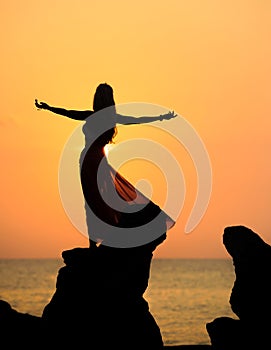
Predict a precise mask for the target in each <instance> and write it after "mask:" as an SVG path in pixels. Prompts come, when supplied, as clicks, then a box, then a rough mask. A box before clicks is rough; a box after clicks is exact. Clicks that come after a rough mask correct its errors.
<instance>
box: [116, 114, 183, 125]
mask: <svg viewBox="0 0 271 350" xmlns="http://www.w3.org/2000/svg"><path fill="white" fill-rule="evenodd" d="M175 117H177V114H175V113H174V111H172V112H168V113H165V114H160V115H159V116H153V117H150V116H146V117H130V116H126V115H121V114H116V123H118V124H145V123H152V122H156V121H158V120H159V121H162V120H169V119H172V118H175Z"/></svg>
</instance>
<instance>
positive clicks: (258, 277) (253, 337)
mask: <svg viewBox="0 0 271 350" xmlns="http://www.w3.org/2000/svg"><path fill="white" fill-rule="evenodd" d="M223 244H224V246H225V248H226V250H227V252H228V253H229V254H230V256H231V257H232V259H233V265H234V269H235V276H236V278H235V281H234V284H233V288H232V291H231V294H230V299H229V303H230V305H231V308H232V311H233V312H234V313H235V314H236V316H237V318H236V319H231V318H229V317H223V316H222V317H218V318H216V319H215V320H213V321H212V322H210V323H207V325H206V328H207V332H208V333H209V336H210V339H211V343H212V345H213V347H214V348H215V349H219V350H223V349H225V350H227V349H233V348H238V347H244V346H247V347H248V348H250V347H251V346H255V348H258V349H266V348H268V349H269V348H271V339H270V335H269V333H270V322H269V321H268V320H269V319H270V315H271V283H270V279H271V246H270V245H269V244H267V243H266V242H264V240H263V239H262V238H261V237H260V236H259V235H258V234H257V233H255V232H253V231H252V230H251V229H249V228H247V227H245V226H230V227H227V228H225V230H224V234H223Z"/></svg>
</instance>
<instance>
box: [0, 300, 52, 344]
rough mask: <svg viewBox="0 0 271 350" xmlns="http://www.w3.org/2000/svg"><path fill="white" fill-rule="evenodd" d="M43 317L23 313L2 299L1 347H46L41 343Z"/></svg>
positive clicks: (0, 316)
mask: <svg viewBox="0 0 271 350" xmlns="http://www.w3.org/2000/svg"><path fill="white" fill-rule="evenodd" d="M41 334H42V319H41V317H37V316H33V315H30V314H28V313H21V312H18V311H17V310H15V309H13V308H12V306H11V305H10V304H9V303H8V302H6V301H4V300H0V335H1V336H0V339H1V343H0V347H1V349H3V350H5V349H16V348H21V346H22V344H23V345H25V346H26V345H27V348H28V349H31V350H32V349H37V348H38V349H45V348H43V347H42V344H40V341H41V339H42V337H41Z"/></svg>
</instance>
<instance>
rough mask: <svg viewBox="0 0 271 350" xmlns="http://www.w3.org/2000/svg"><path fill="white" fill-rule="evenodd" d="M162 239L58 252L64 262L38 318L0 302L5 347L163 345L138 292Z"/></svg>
mask: <svg viewBox="0 0 271 350" xmlns="http://www.w3.org/2000/svg"><path fill="white" fill-rule="evenodd" d="M165 238H166V235H163V236H161V237H160V238H159V239H158V240H155V241H153V242H151V243H149V244H146V245H144V246H139V247H135V248H110V247H106V246H102V245H100V246H99V247H96V246H94V247H90V248H74V249H71V250H67V251H63V252H62V257H63V261H64V266H63V267H61V268H60V269H59V271H58V276H57V280H56V290H55V293H54V294H53V296H52V298H51V300H50V302H49V303H48V304H47V305H46V306H45V307H44V310H43V313H42V316H41V317H36V316H32V315H29V314H22V313H20V312H17V311H16V310H14V309H12V307H11V306H10V305H9V304H8V303H7V302H5V301H2V302H0V334H1V340H2V342H3V343H5V344H8V346H7V348H6V349H11V348H18V347H20V348H24V347H25V348H27V349H51V348H52V349H54V348H61V349H80V348H82V349H83V348H85V347H86V346H87V347H88V348H91V349H92V350H107V349H119V350H124V349H125V350H127V349H129V350H138V349H141V350H145V349H146V350H147V349H148V350H161V349H163V341H162V336H161V333H160V329H159V326H158V325H157V323H156V321H155V319H154V318H153V316H152V314H151V313H150V310H149V305H148V302H147V301H146V300H145V299H144V297H143V294H144V292H145V291H146V288H147V287H148V280H149V275H150V268H151V261H152V256H153V251H154V250H155V248H156V246H157V245H158V244H160V243H162V242H163V240H164V239H165ZM1 349H4V347H2V346H1Z"/></svg>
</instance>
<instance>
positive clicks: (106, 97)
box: [93, 83, 115, 112]
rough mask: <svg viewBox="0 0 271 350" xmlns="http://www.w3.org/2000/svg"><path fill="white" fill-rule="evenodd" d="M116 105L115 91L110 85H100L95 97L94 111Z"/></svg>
mask: <svg viewBox="0 0 271 350" xmlns="http://www.w3.org/2000/svg"><path fill="white" fill-rule="evenodd" d="M110 106H114V109H115V101H114V93H113V89H112V87H111V86H110V85H108V84H106V83H102V84H100V85H98V87H97V89H96V92H95V94H94V99H93V111H94V112H97V111H99V110H101V109H103V108H106V107H110Z"/></svg>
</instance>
